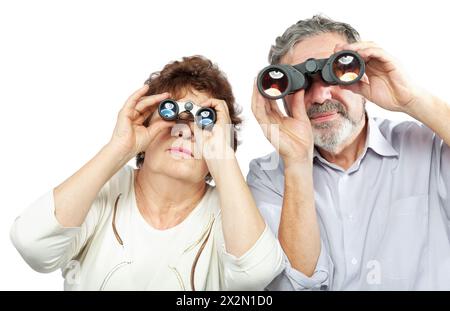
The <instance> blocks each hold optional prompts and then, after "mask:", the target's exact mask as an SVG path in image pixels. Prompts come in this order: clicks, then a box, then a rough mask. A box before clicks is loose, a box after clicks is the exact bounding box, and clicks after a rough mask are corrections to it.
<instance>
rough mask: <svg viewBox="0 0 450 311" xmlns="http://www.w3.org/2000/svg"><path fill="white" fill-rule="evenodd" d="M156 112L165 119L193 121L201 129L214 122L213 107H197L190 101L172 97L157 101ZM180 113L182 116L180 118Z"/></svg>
mask: <svg viewBox="0 0 450 311" xmlns="http://www.w3.org/2000/svg"><path fill="white" fill-rule="evenodd" d="M158 113H159V115H160V116H161V118H162V119H163V120H166V121H174V120H189V121H195V123H196V124H197V126H199V127H200V128H202V129H203V128H208V127H212V126H213V125H214V123H216V111H215V110H214V109H213V108H209V107H199V106H197V105H195V104H194V103H193V102H191V101H188V102H177V101H175V100H173V99H165V100H163V101H161V102H160V103H159V106H158ZM180 115H182V116H183V117H182V118H180ZM192 119H193V120H192Z"/></svg>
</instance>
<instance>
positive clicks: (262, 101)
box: [252, 83, 314, 165]
mask: <svg viewBox="0 0 450 311" xmlns="http://www.w3.org/2000/svg"><path fill="white" fill-rule="evenodd" d="M304 95H305V91H304V90H300V91H298V92H296V93H295V94H294V95H293V98H292V107H291V108H292V117H287V116H284V115H283V113H282V112H281V111H280V110H279V109H278V106H277V103H276V102H275V101H273V100H268V99H267V98H265V97H263V96H262V95H261V94H260V93H259V91H258V88H257V87H256V83H255V84H254V85H253V97H252V111H253V114H254V115H255V117H256V120H257V121H258V123H259V124H260V126H261V128H262V130H263V132H264V135H265V136H266V137H267V139H268V140H269V141H270V142H271V144H272V145H273V146H274V147H275V149H276V150H277V152H278V153H279V154H280V156H281V157H282V158H283V160H284V162H285V165H289V164H290V163H296V162H297V163H298V162H301V163H306V162H312V155H313V149H314V139H313V134H312V128H311V122H310V120H309V118H308V115H307V114H306V108H305V103H304Z"/></svg>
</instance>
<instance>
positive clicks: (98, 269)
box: [11, 56, 282, 290]
mask: <svg viewBox="0 0 450 311" xmlns="http://www.w3.org/2000/svg"><path fill="white" fill-rule="evenodd" d="M168 98H171V99H174V100H176V101H178V102H187V101H191V102H193V103H194V104H195V105H197V106H199V107H209V108H212V109H214V111H215V113H216V122H215V124H214V125H213V127H212V129H211V127H210V128H207V129H202V128H201V127H199V126H198V125H197V124H196V123H195V122H193V120H192V114H190V113H189V112H185V113H184V114H183V113H182V114H180V115H179V119H177V120H176V121H165V120H163V119H162V118H161V117H160V114H159V113H158V112H157V107H158V105H159V103H160V102H161V101H163V100H165V99H168ZM183 115H184V116H183ZM240 122H241V120H240V119H239V117H238V116H237V113H236V109H235V103H234V97H233V94H232V91H231V87H230V85H229V83H228V81H227V79H226V78H225V76H224V75H223V73H222V72H221V71H220V70H219V69H218V68H217V66H215V65H213V64H212V63H211V62H210V61H209V60H207V59H205V58H203V57H200V56H194V57H185V58H183V60H182V61H175V62H173V63H170V64H168V65H166V66H165V67H164V68H163V70H162V71H160V72H157V73H154V74H152V75H151V76H150V78H149V79H148V80H147V82H146V83H145V85H144V86H143V87H141V88H140V89H139V90H137V91H136V92H135V93H134V94H132V95H131V96H130V97H129V99H128V100H127V101H126V103H125V105H124V106H123V108H122V109H121V110H120V112H119V114H118V119H117V123H116V126H115V129H114V132H113V135H112V138H111V140H110V141H109V142H108V143H107V144H106V145H105V146H103V148H101V150H100V151H99V152H98V154H97V155H96V156H94V157H93V158H92V159H91V160H90V161H89V162H88V163H86V164H85V165H84V166H83V167H82V168H81V169H80V170H78V171H77V172H76V173H75V174H73V175H72V176H71V177H69V178H68V179H67V180H66V181H64V182H63V183H62V184H60V185H58V186H57V187H56V188H54V189H53V190H52V191H49V192H48V193H46V194H45V195H43V196H42V197H41V198H39V199H38V200H36V202H35V203H33V204H32V205H31V206H30V207H29V208H28V209H27V210H26V211H25V212H24V213H23V214H22V215H21V216H20V217H18V218H17V220H16V221H15V223H14V225H13V227H12V229H11V238H12V241H13V243H14V245H15V247H16V248H17V249H18V251H19V252H20V254H21V255H22V257H23V258H24V259H25V261H26V262H27V263H28V264H29V265H30V266H31V267H32V268H33V269H35V270H36V271H39V272H51V271H54V270H56V269H58V268H60V269H61V270H62V273H63V276H64V279H65V282H64V288H65V289H66V290H262V289H264V287H265V286H266V285H267V284H269V282H270V281H271V280H272V279H273V278H274V277H275V276H276V275H277V274H278V273H280V272H281V270H282V251H281V248H280V246H279V244H278V242H277V240H276V238H275V237H274V236H273V235H272V233H271V231H270V230H269V229H268V227H267V225H266V224H265V222H264V220H263V218H262V217H261V215H260V214H259V212H258V209H257V208H256V206H255V203H254V201H253V198H252V196H251V193H250V192H249V190H248V188H247V185H246V183H245V180H244V178H243V176H242V174H241V171H240V169H239V166H238V163H237V161H236V157H235V155H234V152H235V149H236V148H235V146H236V134H235V132H234V131H232V132H231V133H230V131H229V128H230V125H239V123H240ZM135 156H136V159H137V167H138V169H133V168H132V167H131V166H127V165H126V163H127V162H128V161H129V160H131V159H132V158H133V157H135ZM211 179H212V180H214V183H215V186H212V185H211V184H210V183H209V181H210V180H211Z"/></svg>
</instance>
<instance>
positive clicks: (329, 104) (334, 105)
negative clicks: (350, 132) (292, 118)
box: [306, 99, 347, 119]
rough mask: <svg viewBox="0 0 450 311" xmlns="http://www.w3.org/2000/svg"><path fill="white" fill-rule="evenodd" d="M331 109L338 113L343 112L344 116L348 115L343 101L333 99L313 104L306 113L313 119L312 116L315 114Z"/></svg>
mask: <svg viewBox="0 0 450 311" xmlns="http://www.w3.org/2000/svg"><path fill="white" fill-rule="evenodd" d="M330 111H337V113H340V114H342V115H343V116H344V117H346V116H347V111H346V110H345V108H344V105H342V104H341V102H339V101H337V100H331V99H327V100H325V101H324V102H323V103H322V104H319V103H314V104H313V105H311V107H309V108H308V110H307V111H306V114H307V115H308V118H310V119H311V117H313V116H314V115H317V114H319V113H326V112H330Z"/></svg>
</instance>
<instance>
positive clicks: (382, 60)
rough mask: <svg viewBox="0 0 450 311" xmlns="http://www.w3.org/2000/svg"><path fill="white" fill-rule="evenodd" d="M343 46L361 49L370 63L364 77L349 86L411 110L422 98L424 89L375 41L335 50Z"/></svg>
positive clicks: (388, 106) (387, 104)
mask: <svg viewBox="0 0 450 311" xmlns="http://www.w3.org/2000/svg"><path fill="white" fill-rule="evenodd" d="M342 50H351V51H355V52H357V53H358V54H359V55H360V56H361V57H362V58H363V60H364V61H365V63H366V73H365V75H364V76H363V78H362V79H361V80H360V81H359V82H358V83H356V84H353V85H349V86H345V88H347V89H349V90H351V91H353V92H355V93H358V94H361V95H362V96H364V97H365V98H367V99H368V100H369V101H371V102H373V103H375V104H376V105H378V106H380V107H382V108H384V109H387V110H391V111H401V112H407V111H408V109H409V108H410V107H411V106H413V105H414V104H415V102H417V101H420V100H422V98H421V97H422V96H423V95H422V92H421V91H419V90H418V89H417V88H415V87H414V86H413V84H412V82H411V81H410V80H409V79H408V77H407V76H406V74H405V73H404V72H403V70H402V69H401V68H400V66H399V65H398V64H397V62H396V61H395V59H394V58H393V57H392V56H390V55H389V54H388V53H386V51H384V50H383V49H382V48H380V47H379V46H377V45H376V44H375V43H373V42H357V43H352V44H343V45H337V46H336V48H335V50H334V51H335V52H339V51H342Z"/></svg>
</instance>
